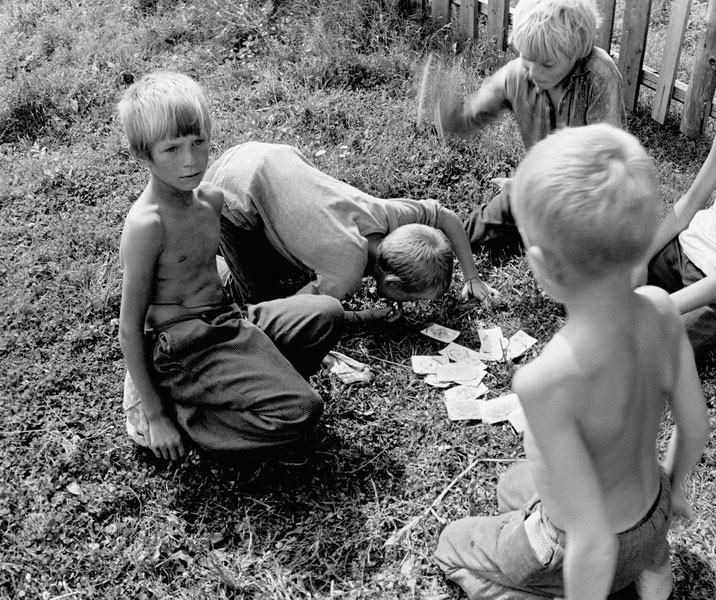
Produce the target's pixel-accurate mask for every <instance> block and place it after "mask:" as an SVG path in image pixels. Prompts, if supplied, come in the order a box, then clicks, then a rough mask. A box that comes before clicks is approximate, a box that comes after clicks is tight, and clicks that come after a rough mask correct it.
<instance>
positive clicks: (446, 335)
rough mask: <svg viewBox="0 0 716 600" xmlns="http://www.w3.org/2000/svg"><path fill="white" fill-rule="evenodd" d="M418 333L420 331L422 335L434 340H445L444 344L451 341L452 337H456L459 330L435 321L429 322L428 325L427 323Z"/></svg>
mask: <svg viewBox="0 0 716 600" xmlns="http://www.w3.org/2000/svg"><path fill="white" fill-rule="evenodd" d="M420 333H422V334H423V335H427V336H428V337H430V338H433V339H434V340H438V341H440V342H445V343H446V344H448V343H450V342H452V341H453V340H454V339H457V337H458V336H459V335H460V332H459V331H456V330H455V329H450V328H449V327H444V326H442V325H438V324H437V323H430V325H428V326H427V327H426V328H425V329H423V330H421V331H420Z"/></svg>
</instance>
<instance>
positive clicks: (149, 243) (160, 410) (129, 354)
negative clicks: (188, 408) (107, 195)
mask: <svg viewBox="0 0 716 600" xmlns="http://www.w3.org/2000/svg"><path fill="white" fill-rule="evenodd" d="M162 240H163V235H162V228H161V224H160V223H159V222H158V219H157V220H155V221H148V220H146V219H143V220H139V222H137V221H133V220H130V218H128V220H127V222H126V223H125V227H124V231H123V232H122V241H121V247H120V252H121V257H122V265H123V268H124V274H123V280H122V304H121V308H120V316H119V341H120V345H121V347H122V353H123V354H124V359H125V362H126V364H127V370H128V371H129V374H130V376H131V377H132V380H133V382H134V385H135V387H136V388H137V393H138V394H139V397H140V398H141V400H142V407H143V409H144V412H145V413H146V416H147V421H148V423H149V446H150V448H151V449H152V451H153V452H154V454H155V455H156V456H157V457H162V458H167V459H176V458H179V457H181V456H183V455H184V453H185V450H184V446H183V443H182V438H181V434H180V433H179V431H178V429H177V428H176V425H174V423H173V422H172V421H171V419H169V418H168V417H167V416H166V414H165V413H164V406H163V404H162V400H161V398H160V396H159V393H158V392H157V389H156V388H155V387H154V384H153V383H152V380H151V376H150V373H149V367H148V362H147V361H148V353H149V349H148V348H146V345H145V342H144V320H145V317H146V314H147V309H148V307H149V304H150V299H151V293H152V289H153V286H154V284H155V282H154V274H155V264H156V260H157V257H158V256H159V252H160V250H161V244H162Z"/></svg>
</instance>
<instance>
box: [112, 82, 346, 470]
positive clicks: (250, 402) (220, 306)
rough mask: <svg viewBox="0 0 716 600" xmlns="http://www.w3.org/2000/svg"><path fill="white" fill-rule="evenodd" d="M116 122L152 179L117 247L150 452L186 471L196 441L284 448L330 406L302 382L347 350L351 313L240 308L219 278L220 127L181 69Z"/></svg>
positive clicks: (322, 306) (312, 301)
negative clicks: (215, 169) (216, 179)
mask: <svg viewBox="0 0 716 600" xmlns="http://www.w3.org/2000/svg"><path fill="white" fill-rule="evenodd" d="M119 115H120V118H121V121H122V124H123V126H124V130H125V133H126V135H127V138H128V140H129V146H130V151H131V153H132V155H133V156H134V158H135V159H136V160H137V161H138V162H139V163H140V165H142V166H143V167H145V168H146V169H147V171H149V174H150V180H149V183H148V184H147V186H146V188H145V189H144V191H143V192H142V194H141V196H140V197H139V199H137V201H136V202H135V203H134V204H133V205H132V207H131V208H130V210H129V213H128V215H127V218H126V220H125V223H124V229H123V231H122V239H121V244H120V259H121V262H122V267H123V281H122V303H121V309H120V330H119V338H120V344H121V347H122V351H123V353H124V357H125V361H126V364H127V369H128V372H129V375H130V376H131V379H132V380H133V382H134V385H135V387H136V391H137V393H138V396H139V399H140V401H141V405H142V409H143V413H144V414H145V415H146V431H144V432H143V435H144V438H145V441H146V445H147V446H149V447H150V448H151V449H152V451H153V452H154V453H155V455H156V456H158V457H163V458H167V459H176V458H179V457H181V456H183V455H184V454H185V452H186V445H185V444H186V442H187V440H190V441H191V442H193V443H194V444H196V445H197V446H198V447H199V448H202V449H204V450H208V451H213V452H245V451H254V450H261V451H265V450H267V449H270V448H278V449H279V450H283V449H286V448H288V447H289V446H291V445H293V444H295V443H297V442H299V441H300V440H301V439H302V438H303V436H304V435H305V434H306V433H307V432H308V430H309V429H310V427H311V426H312V425H313V424H314V423H315V421H316V420H317V419H318V417H319V416H320V413H321V410H322V407H323V405H322V402H321V399H320V397H319V396H318V394H317V393H316V392H315V391H314V390H313V389H312V388H311V387H310V386H309V384H308V382H307V381H306V380H305V379H304V377H308V375H309V374H310V373H311V372H312V371H313V370H315V369H316V368H317V367H318V366H319V364H320V360H321V358H322V357H323V356H324V355H325V354H326V352H328V350H329V349H330V348H331V347H332V345H333V344H334V343H335V341H336V340H337V337H338V335H339V332H340V329H341V325H342V323H343V310H342V308H341V306H340V303H339V302H337V301H336V300H335V299H333V298H324V297H312V298H305V299H303V300H301V301H299V302H296V301H292V300H290V299H289V300H282V301H277V302H273V303H271V302H267V303H263V304H258V305H255V306H246V307H241V308H240V307H239V306H237V305H236V304H232V303H231V302H230V301H229V300H228V299H227V297H226V295H225V293H224V290H223V288H222V285H221V281H220V279H219V275H218V273H217V269H216V253H217V251H218V246H219V234H220V227H219V218H220V215H221V209H222V206H223V203H224V196H223V193H222V192H221V190H219V189H218V188H216V187H215V186H213V185H211V184H207V183H202V178H203V176H204V173H205V171H206V168H207V163H208V159H209V141H210V136H211V120H210V116H209V111H208V107H207V102H206V98H205V96H204V92H203V91H202V89H201V87H200V86H199V85H198V84H197V83H196V82H195V81H193V80H192V79H191V78H189V77H187V76H185V75H182V74H179V73H174V72H170V71H160V72H155V73H150V74H148V75H145V76H144V77H142V78H141V79H140V80H139V81H137V82H136V83H135V84H133V85H132V86H131V87H130V88H128V89H127V91H126V92H125V94H124V96H123V98H122V100H121V102H120V104H119Z"/></svg>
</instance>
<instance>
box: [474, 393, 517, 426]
mask: <svg viewBox="0 0 716 600" xmlns="http://www.w3.org/2000/svg"><path fill="white" fill-rule="evenodd" d="M519 406H520V401H519V399H518V398H517V394H507V395H506V396H500V397H499V398H494V399H493V400H485V405H484V406H483V407H482V420H483V422H485V423H490V424H494V423H500V422H502V421H506V420H507V417H508V416H509V415H510V413H511V412H512V411H514V410H515V409H516V408H517V407H519Z"/></svg>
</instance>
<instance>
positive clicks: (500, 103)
mask: <svg viewBox="0 0 716 600" xmlns="http://www.w3.org/2000/svg"><path fill="white" fill-rule="evenodd" d="M504 90H505V76H504V70H503V69H500V70H498V71H497V72H496V73H495V74H494V75H492V76H491V77H488V78H487V79H486V80H485V81H484V82H483V84H482V85H481V86H480V89H479V90H477V91H476V92H473V93H472V94H469V95H468V96H465V97H463V96H462V95H461V93H460V90H459V89H456V88H455V87H453V86H448V87H447V88H446V89H445V91H443V92H442V93H441V95H440V97H439V98H438V100H437V102H436V104H435V126H436V128H437V130H438V133H439V134H440V136H441V137H444V136H445V135H446V134H448V135H460V136H465V135H469V134H470V133H473V132H475V131H476V130H478V129H481V128H482V127H485V126H486V125H487V124H488V123H490V122H491V121H493V120H494V119H495V118H496V117H497V116H498V115H499V114H500V113H501V112H502V111H503V110H505V109H506V108H507V105H506V103H505V92H504Z"/></svg>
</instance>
